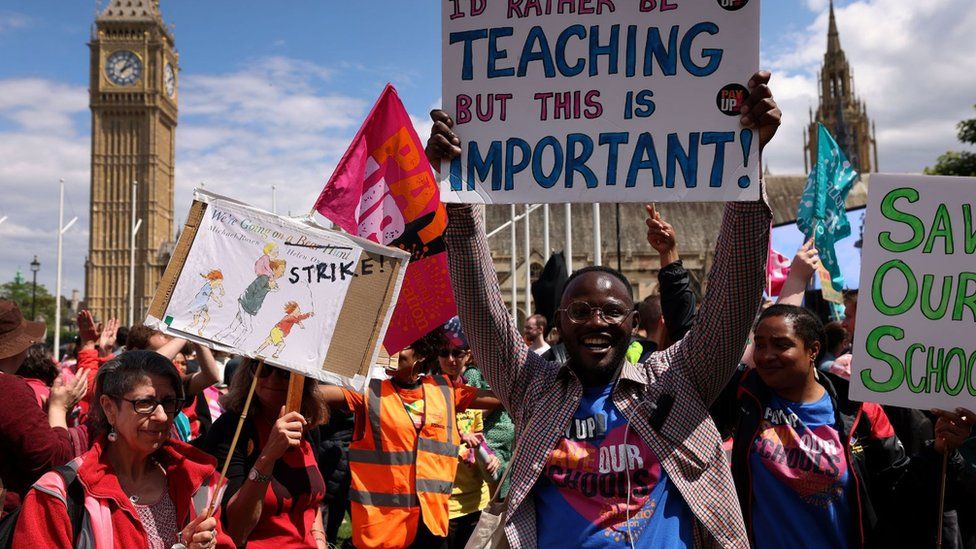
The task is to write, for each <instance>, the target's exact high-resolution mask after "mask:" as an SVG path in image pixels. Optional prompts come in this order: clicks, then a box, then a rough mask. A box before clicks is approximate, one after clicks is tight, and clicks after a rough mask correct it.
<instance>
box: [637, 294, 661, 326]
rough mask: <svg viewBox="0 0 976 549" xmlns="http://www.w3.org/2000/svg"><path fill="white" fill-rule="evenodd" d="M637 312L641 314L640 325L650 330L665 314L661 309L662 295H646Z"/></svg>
mask: <svg viewBox="0 0 976 549" xmlns="http://www.w3.org/2000/svg"><path fill="white" fill-rule="evenodd" d="M637 313H638V314H640V327H641V328H643V329H644V330H647V331H648V332H650V331H651V330H652V329H654V325H655V324H657V321H658V320H659V319H660V318H661V316H662V315H663V314H664V313H663V312H662V310H661V297H660V296H657V295H649V296H647V297H645V298H644V301H641V302H640V304H639V305H638V306H637Z"/></svg>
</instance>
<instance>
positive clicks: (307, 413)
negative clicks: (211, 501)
mask: <svg viewBox="0 0 976 549" xmlns="http://www.w3.org/2000/svg"><path fill="white" fill-rule="evenodd" d="M256 371H257V362H256V361H253V360H250V359H247V358H245V359H244V360H243V361H242V362H241V365H240V366H238V368H237V371H236V372H235V373H234V379H233V380H232V381H231V383H230V391H229V392H228V393H227V394H226V395H224V397H223V398H222V399H221V404H223V405H224V409H225V412H224V413H223V414H222V415H221V416H220V418H219V419H217V421H216V422H214V424H213V427H211V428H210V431H209V432H208V433H207V438H206V441H205V443H204V448H205V449H206V450H207V451H209V452H210V453H211V454H213V455H214V456H215V457H216V458H217V460H218V461H219V462H220V463H223V461H224V459H225V458H226V457H227V454H228V453H229V452H230V450H231V448H230V443H231V441H232V440H233V438H234V430H235V428H236V427H237V423H238V421H239V420H240V417H241V413H242V412H243V409H244V401H245V400H246V399H247V393H248V389H249V388H250V386H251V382H252V380H253V379H254V376H255V373H256ZM288 379H289V374H288V372H287V371H286V370H281V369H279V368H275V367H273V366H271V365H268V364H265V365H263V366H262V367H261V372H260V375H259V378H258V383H257V386H256V389H255V392H254V399H253V400H252V401H251V408H250V411H249V412H248V414H247V417H246V419H245V420H244V429H243V430H242V431H241V437H240V440H239V441H238V442H237V446H235V447H234V451H233V455H232V456H231V461H230V468H229V469H228V470H227V490H226V491H225V492H224V501H223V505H224V515H223V520H224V526H225V529H226V531H227V533H228V534H229V535H230V536H231V538H232V539H233V540H234V542H235V543H237V544H238V545H244V544H245V543H246V544H247V546H248V548H250V549H262V548H270V549H289V548H292V547H294V548H306V547H318V548H320V549H322V548H325V547H326V546H327V543H326V538H325V528H324V527H323V526H322V510H321V508H320V505H321V503H322V500H323V499H324V498H325V480H324V479H323V477H322V473H321V472H319V467H318V462H317V461H316V458H315V453H314V448H315V447H316V446H317V444H312V443H311V441H310V433H312V432H314V431H315V428H316V427H317V426H318V425H320V424H322V423H324V422H326V421H328V415H327V412H326V409H325V407H324V405H323V402H322V398H321V397H320V396H319V394H318V390H317V387H318V382H316V381H315V380H314V379H312V378H307V379H306V380H305V387H304V393H303V394H302V404H301V413H299V412H289V413H287V414H286V413H284V408H285V400H286V397H287V395H288Z"/></svg>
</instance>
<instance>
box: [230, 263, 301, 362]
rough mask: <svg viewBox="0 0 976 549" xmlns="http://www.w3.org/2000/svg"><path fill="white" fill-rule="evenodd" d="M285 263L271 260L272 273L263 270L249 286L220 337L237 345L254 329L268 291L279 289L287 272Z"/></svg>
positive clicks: (257, 264) (238, 300)
mask: <svg viewBox="0 0 976 549" xmlns="http://www.w3.org/2000/svg"><path fill="white" fill-rule="evenodd" d="M264 257H267V254H265V255H264V256H261V259H263V258H264ZM261 259H259V260H258V263H256V264H255V273H257V268H258V266H259V265H260V264H261ZM285 264H286V263H285V260H284V259H270V260H269V262H268V266H269V268H270V273H271V274H270V275H268V274H265V271H262V272H261V274H258V275H257V277H255V279H254V281H253V282H251V283H250V284H249V285H248V286H247V288H246V289H245V290H244V293H242V294H241V297H239V298H238V299H237V305H238V311H237V315H236V316H235V317H234V320H232V321H231V323H230V324H229V325H228V326H227V327H226V328H224V329H223V330H221V331H220V332H218V333H217V337H218V338H220V339H222V340H230V341H232V342H233V344H234V346H235V347H237V346H240V345H241V343H242V342H243V341H244V339H245V338H247V336H249V335H250V334H251V332H253V331H254V317H255V316H257V314H258V313H259V312H260V311H261V306H262V305H264V300H265V298H266V297H268V292H274V291H277V290H278V282H277V280H278V279H279V278H281V277H282V276H283V275H284V274H285Z"/></svg>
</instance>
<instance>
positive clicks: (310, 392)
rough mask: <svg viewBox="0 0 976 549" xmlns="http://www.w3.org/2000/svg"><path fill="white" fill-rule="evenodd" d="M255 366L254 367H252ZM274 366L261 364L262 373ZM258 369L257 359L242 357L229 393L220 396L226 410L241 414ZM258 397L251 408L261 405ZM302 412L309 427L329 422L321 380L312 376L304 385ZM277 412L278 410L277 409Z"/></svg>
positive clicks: (228, 390) (252, 402) (306, 379)
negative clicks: (320, 389)
mask: <svg viewBox="0 0 976 549" xmlns="http://www.w3.org/2000/svg"><path fill="white" fill-rule="evenodd" d="M252 366H253V367H252ZM271 368H274V366H272V365H270V364H264V365H262V366H261V369H262V374H263V373H264V372H265V370H266V369H271ZM256 369H257V361H256V360H254V359H251V358H248V357H244V358H242V359H241V363H240V365H239V366H237V367H236V368H235V371H234V377H233V378H231V380H230V387H229V389H227V394H225V395H224V396H222V397H220V404H221V405H222V406H223V407H224V409H225V410H227V411H229V412H234V413H236V414H241V413H242V412H243V411H244V404H245V403H246V401H247V394H248V393H249V392H250V390H251V382H252V381H253V380H254V371H255V370H256ZM260 406H261V403H260V402H259V401H258V399H254V400H252V401H251V409H252V410H253V409H254V408H256V407H260ZM301 408H302V409H301V414H302V415H303V416H305V420H306V421H308V429H312V428H315V427H318V426H319V425H322V424H324V423H328V421H329V410H328V408H327V407H326V405H325V400H324V399H323V397H322V395H321V393H319V382H318V381H316V380H315V378H312V377H306V378H305V386H304V387H302V404H301ZM275 412H276V413H277V410H275Z"/></svg>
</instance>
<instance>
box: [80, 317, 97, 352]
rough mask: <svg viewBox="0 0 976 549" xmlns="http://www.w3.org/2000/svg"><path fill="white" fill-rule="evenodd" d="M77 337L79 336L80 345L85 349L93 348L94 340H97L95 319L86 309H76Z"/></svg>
mask: <svg viewBox="0 0 976 549" xmlns="http://www.w3.org/2000/svg"><path fill="white" fill-rule="evenodd" d="M78 337H80V338H81V346H82V347H83V348H86V349H94V348H95V342H96V341H97V340H98V332H97V331H96V330H95V319H94V318H92V314H91V312H89V311H87V310H83V311H78Z"/></svg>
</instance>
